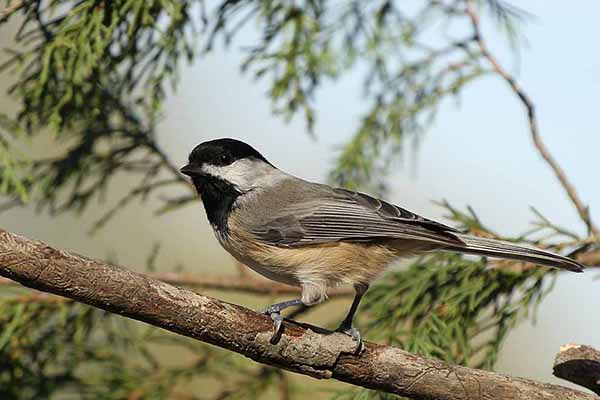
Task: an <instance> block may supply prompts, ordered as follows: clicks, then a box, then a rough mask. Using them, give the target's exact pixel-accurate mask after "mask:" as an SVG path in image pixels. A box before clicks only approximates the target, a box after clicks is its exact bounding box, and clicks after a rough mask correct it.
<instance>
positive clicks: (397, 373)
mask: <svg viewBox="0 0 600 400" xmlns="http://www.w3.org/2000/svg"><path fill="white" fill-rule="evenodd" d="M0 275H1V276H4V277H7V278H10V279H12V280H15V281H17V282H19V283H21V284H23V285H24V286H27V287H31V288H34V289H38V290H41V291H45V292H49V293H54V294H58V295H61V296H64V297H68V298H71V299H74V300H76V301H80V302H82V303H86V304H89V305H92V306H95V307H99V308H102V309H104V310H107V311H110V312H113V313H116V314H119V315H123V316H126V317H129V318H133V319H136V320H139V321H143V322H146V323H148V324H152V325H155V326H158V327H160V328H164V329H167V330H170V331H172V332H175V333H178V334H181V335H185V336H189V337H192V338H195V339H198V340H201V341H204V342H207V343H210V344H213V345H216V346H219V347H222V348H225V349H228V350H231V351H235V352H237V353H240V354H242V355H244V356H246V357H249V358H251V359H253V360H255V361H257V362H260V363H263V364H269V365H273V366H276V367H280V368H284V369H286V370H289V371H292V372H296V373H300V374H304V375H309V376H312V377H315V378H319V379H338V380H340V381H344V382H348V383H352V384H354V385H359V386H363V387H366V388H371V389H377V390H381V391H385V392H389V393H394V394H397V395H402V396H406V397H409V398H412V399H423V400H425V399H429V400H430V399H438V400H467V399H492V398H493V399H507V400H508V399H521V400H523V399H525V400H529V399H532V400H559V399H560V400H575V399H578V400H588V399H589V400H591V399H595V398H596V397H595V396H593V395H589V394H586V393H582V392H580V391H577V390H573V389H569V388H565V387H561V386H557V385H551V384H546V383H541V382H536V381H533V380H528V379H522V378H514V377H509V376H506V375H501V374H496V373H493V372H489V371H483V370H476V369H471V368H466V367H462V366H457V365H450V364H447V363H445V362H443V361H440V360H437V359H433V358H427V357H422V356H419V355H416V354H411V353H408V352H406V351H403V350H400V349H397V348H394V347H389V346H382V345H377V344H373V343H365V351H364V352H363V353H362V354H360V355H356V354H354V349H355V347H356V346H355V343H354V342H353V341H352V339H351V338H350V337H348V336H346V335H344V334H342V333H334V332H330V331H326V330H323V329H321V328H317V327H314V326H310V325H306V324H299V323H295V322H293V321H286V322H285V330H284V333H283V335H282V337H281V339H280V340H279V342H278V343H277V344H275V345H272V344H270V343H269V339H270V338H271V336H272V321H271V319H270V318H269V317H267V316H264V315H260V314H257V313H256V312H254V311H251V310H249V309H247V308H244V307H241V306H238V305H235V304H230V303H225V302H223V301H220V300H217V299H213V298H210V297H208V296H203V295H200V294H196V293H193V292H191V291H188V290H185V289H180V288H177V287H175V286H172V285H169V284H167V283H165V282H161V281H158V280H155V279H152V278H150V277H148V276H145V275H143V274H139V273H134V272H131V271H128V270H125V269H122V268H119V267H115V266H112V265H108V264H105V263H102V262H99V261H94V260H91V259H88V258H85V257H82V256H78V255H75V254H72V253H69V252H66V251H61V250H57V249H54V248H52V247H50V246H49V245H47V244H45V243H43V242H38V241H32V240H30V239H27V238H25V237H21V236H18V235H15V234H12V233H10V232H7V231H4V230H1V229H0Z"/></svg>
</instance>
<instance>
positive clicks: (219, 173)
mask: <svg viewBox="0 0 600 400" xmlns="http://www.w3.org/2000/svg"><path fill="white" fill-rule="evenodd" d="M202 169H203V170H204V172H205V173H207V174H210V175H212V176H214V177H217V178H221V179H223V180H224V181H227V182H229V183H231V184H233V185H235V186H236V187H237V188H238V189H240V190H242V191H249V190H251V189H253V188H256V187H268V186H271V185H273V184H275V183H277V182H278V181H279V180H281V179H284V178H286V177H287V175H286V174H285V173H282V172H281V171H279V170H276V169H274V168H273V167H271V166H270V165H268V164H265V163H263V162H257V161H253V160H247V159H244V160H238V161H235V162H234V163H232V164H230V165H225V166H215V165H204V166H203V167H202Z"/></svg>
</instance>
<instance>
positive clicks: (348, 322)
mask: <svg viewBox="0 0 600 400" xmlns="http://www.w3.org/2000/svg"><path fill="white" fill-rule="evenodd" d="M368 288H369V286H367V285H354V290H355V291H356V295H355V296H354V300H353V301H352V305H351V306H350V310H349V311H348V314H347V315H346V318H344V320H343V321H342V323H341V324H340V326H339V327H338V328H337V329H336V331H338V332H343V333H345V334H346V335H348V336H350V337H351V338H352V339H353V340H354V341H355V342H357V344H358V347H357V349H356V350H357V353H360V352H362V350H363V342H362V339H361V337H360V332H359V331H358V329H356V328H353V327H352V321H353V320H354V314H356V310H357V309H358V305H359V304H360V301H361V300H362V297H363V295H364V294H365V292H366V291H367V289H368Z"/></svg>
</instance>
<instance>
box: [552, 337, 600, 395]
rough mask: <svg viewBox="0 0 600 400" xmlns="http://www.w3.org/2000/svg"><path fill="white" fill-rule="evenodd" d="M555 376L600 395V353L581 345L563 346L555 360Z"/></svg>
mask: <svg viewBox="0 0 600 400" xmlns="http://www.w3.org/2000/svg"><path fill="white" fill-rule="evenodd" d="M554 376H556V377H558V378H561V379H564V380H567V381H569V382H573V383H575V384H577V385H581V386H583V387H586V388H588V389H590V390H591V391H592V392H594V393H596V394H600V351H598V350H596V349H594V348H593V347H590V346H584V345H581V344H568V345H566V346H562V347H561V348H560V352H559V353H558V354H557V355H556V360H554Z"/></svg>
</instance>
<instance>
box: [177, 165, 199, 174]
mask: <svg viewBox="0 0 600 400" xmlns="http://www.w3.org/2000/svg"><path fill="white" fill-rule="evenodd" d="M179 172H181V173H182V174H184V175H187V176H190V177H194V176H198V175H203V174H204V171H202V167H201V166H200V165H194V164H187V165H184V166H183V167H181V169H180V170H179Z"/></svg>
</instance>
